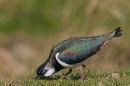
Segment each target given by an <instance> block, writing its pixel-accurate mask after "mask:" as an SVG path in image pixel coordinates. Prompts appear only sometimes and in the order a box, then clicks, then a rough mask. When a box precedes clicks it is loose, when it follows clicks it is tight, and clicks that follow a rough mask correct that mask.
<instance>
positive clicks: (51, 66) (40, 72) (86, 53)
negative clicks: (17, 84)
mask: <svg viewBox="0 0 130 86" xmlns="http://www.w3.org/2000/svg"><path fill="white" fill-rule="evenodd" d="M120 28H121V27H118V28H116V29H115V30H114V31H112V32H109V33H106V34H103V35H98V36H92V37H74V38H69V39H66V40H63V41H61V42H59V43H58V44H57V45H56V46H53V48H52V49H51V51H50V55H49V58H48V59H47V60H46V61H45V63H43V64H41V65H40V66H39V67H38V68H37V70H36V72H37V76H36V79H44V78H46V77H49V76H51V75H53V74H54V73H57V72H58V71H60V70H62V69H65V68H68V69H69V71H68V72H67V73H66V74H65V75H63V76H62V77H61V78H65V77H66V76H67V75H68V74H69V73H71V72H72V68H75V67H79V66H82V68H83V71H82V77H81V79H82V80H83V79H84V76H85V65H84V63H85V61H86V60H87V59H88V58H89V57H90V56H92V55H94V54H96V53H97V52H98V51H99V50H101V49H102V48H103V47H104V45H106V44H107V43H108V42H109V41H110V40H112V39H113V38H116V37H120V36H121V35H122V30H121V29H120Z"/></svg>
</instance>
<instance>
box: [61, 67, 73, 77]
mask: <svg viewBox="0 0 130 86" xmlns="http://www.w3.org/2000/svg"><path fill="white" fill-rule="evenodd" d="M71 72H72V69H69V71H68V72H67V73H66V74H65V75H63V76H62V77H61V78H60V79H64V78H65V77H66V76H67V75H68V74H69V73H71Z"/></svg>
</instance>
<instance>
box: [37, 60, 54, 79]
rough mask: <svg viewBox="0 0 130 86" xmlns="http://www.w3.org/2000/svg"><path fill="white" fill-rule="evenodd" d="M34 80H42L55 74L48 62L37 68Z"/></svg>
mask: <svg viewBox="0 0 130 86" xmlns="http://www.w3.org/2000/svg"><path fill="white" fill-rule="evenodd" d="M36 72H37V76H36V79H44V78H46V77H49V76H51V75H52V74H54V73H55V68H54V67H52V66H51V65H50V63H49V62H45V63H44V64H42V65H40V66H39V67H38V68H37V71H36Z"/></svg>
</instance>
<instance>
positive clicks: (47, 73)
mask: <svg viewBox="0 0 130 86" xmlns="http://www.w3.org/2000/svg"><path fill="white" fill-rule="evenodd" d="M54 72H55V69H54V68H51V69H49V70H48V71H47V72H46V73H45V74H44V76H46V77H48V76H51V75H52V74H53V73H54Z"/></svg>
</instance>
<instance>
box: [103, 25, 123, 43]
mask: <svg viewBox="0 0 130 86" xmlns="http://www.w3.org/2000/svg"><path fill="white" fill-rule="evenodd" d="M121 35H122V30H121V27H117V28H116V29H115V30H114V31H112V32H110V33H107V34H104V41H108V40H111V39H112V38H116V37H120V36H121Z"/></svg>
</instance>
